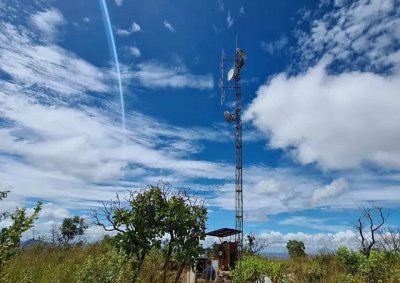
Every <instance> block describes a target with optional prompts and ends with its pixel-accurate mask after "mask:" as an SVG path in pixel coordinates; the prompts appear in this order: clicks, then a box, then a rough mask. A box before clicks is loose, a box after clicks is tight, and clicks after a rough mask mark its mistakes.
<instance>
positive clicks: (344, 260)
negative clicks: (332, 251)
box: [336, 247, 366, 275]
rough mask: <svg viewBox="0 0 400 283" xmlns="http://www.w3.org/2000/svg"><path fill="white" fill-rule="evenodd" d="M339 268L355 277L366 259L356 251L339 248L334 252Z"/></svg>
mask: <svg viewBox="0 0 400 283" xmlns="http://www.w3.org/2000/svg"><path fill="white" fill-rule="evenodd" d="M336 256H337V260H338V262H339V265H340V267H341V268H342V269H343V270H344V271H345V272H346V273H347V274H351V275H355V274H356V273H357V272H359V270H360V267H361V265H362V264H363V263H364V262H365V261H366V257H365V256H364V255H363V254H362V253H361V252H358V251H353V250H349V249H347V248H346V247H340V248H339V249H338V250H337V252H336Z"/></svg>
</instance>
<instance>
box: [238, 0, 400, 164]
mask: <svg viewBox="0 0 400 283" xmlns="http://www.w3.org/2000/svg"><path fill="white" fill-rule="evenodd" d="M393 5H394V4H393V1H383V2H382V3H381V1H357V2H354V3H353V4H351V5H350V6H347V7H346V8H343V9H340V10H334V11H333V12H330V13H329V14H327V15H324V16H323V17H322V18H321V19H319V20H315V21H314V22H313V25H312V30H311V32H310V34H302V35H301V36H300V41H299V50H300V53H301V58H302V59H301V60H302V65H301V66H302V67H303V68H304V69H305V71H304V72H301V73H298V74H295V75H290V76H289V75H287V74H285V73H282V74H278V75H275V76H274V77H272V78H270V79H269V81H268V82H267V83H266V84H265V85H263V86H261V87H260V88H259V89H258V91H257V97H256V98H255V99H254V100H253V101H252V103H251V104H250V106H249V107H248V109H247V111H246V113H245V116H244V118H245V120H247V121H251V122H252V123H253V124H254V125H255V126H256V127H257V128H258V129H259V130H261V131H262V132H263V133H264V134H265V136H266V137H267V138H268V140H269V145H270V146H271V147H272V148H282V149H287V150H288V151H290V152H291V154H292V156H295V158H296V159H297V160H298V161H299V162H301V163H302V164H310V163H317V164H319V165H320V166H321V167H323V168H325V169H349V168H358V167H362V166H363V165H364V164H365V163H373V164H375V165H378V166H381V167H385V168H390V169H399V168H400V162H399V160H400V146H399V144H398V143H397V142H396V141H397V140H399V138H400V135H399V134H398V131H397V129H398V128H399V126H400V122H399V121H400V116H399V115H400V114H399V111H398V109H400V102H399V101H400V100H399V99H398V89H400V71H399V68H400V65H399V62H400V61H399V59H400V56H399V54H400V51H399V48H398V46H397V47H396V45H395V43H394V42H395V41H396V40H400V33H399V32H398V30H397V29H395V26H398V24H399V23H400V22H399V19H400V17H399V15H400V11H398V10H394V9H393ZM332 23H333V24H332Z"/></svg>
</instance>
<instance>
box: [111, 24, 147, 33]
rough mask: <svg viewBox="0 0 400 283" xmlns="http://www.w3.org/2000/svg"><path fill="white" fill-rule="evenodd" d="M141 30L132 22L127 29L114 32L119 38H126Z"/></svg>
mask: <svg viewBox="0 0 400 283" xmlns="http://www.w3.org/2000/svg"><path fill="white" fill-rule="evenodd" d="M141 30H142V28H141V27H140V26H139V24H137V23H136V22H133V23H132V25H131V27H130V28H129V29H120V28H117V30H116V31H115V32H116V34H117V35H119V36H128V35H130V34H132V33H135V32H139V31H141Z"/></svg>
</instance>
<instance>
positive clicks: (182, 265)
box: [175, 263, 185, 283]
mask: <svg viewBox="0 0 400 283" xmlns="http://www.w3.org/2000/svg"><path fill="white" fill-rule="evenodd" d="M184 268H185V264H184V263H182V264H181V265H180V267H179V269H178V271H177V273H176V277H175V283H178V282H179V278H180V277H181V275H182V271H183V269H184Z"/></svg>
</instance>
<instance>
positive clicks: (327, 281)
mask: <svg viewBox="0 0 400 283" xmlns="http://www.w3.org/2000/svg"><path fill="white" fill-rule="evenodd" d="M113 241H114V238H108V239H106V240H104V241H101V242H98V243H95V244H91V245H87V246H83V247H77V246H40V245H39V246H34V247H30V248H28V249H24V250H22V251H21V252H19V253H18V254H17V255H16V256H15V257H14V258H12V259H11V260H10V261H9V262H8V263H7V264H6V266H5V268H4V272H3V274H2V276H0V282H2V283H3V282H43V283H47V282H48V283H50V282H51V283H52V282H118V283H125V282H132V274H131V269H130V268H131V264H132V260H131V259H130V260H128V259H127V257H126V256H125V255H124V254H123V253H120V252H118V251H117V250H116V249H115V248H114V247H113V245H112V243H113ZM164 255H165V254H164V253H163V251H162V250H160V249H158V248H153V249H151V250H150V251H149V253H148V254H147V255H146V257H145V259H144V261H143V265H142V268H141V269H140V271H139V273H138V276H137V279H136V281H135V282H138V283H158V282H162V281H163V265H164V262H165V258H164ZM354 258H359V259H360V262H358V263H357V261H355V260H354ZM344 262H346V264H347V263H349V264H351V265H352V266H353V267H354V266H355V268H353V273H351V272H350V271H351V269H346V266H345V264H344ZM354 262H356V263H354ZM175 271H176V266H174V267H171V268H170V269H169V270H168V272H167V277H166V282H168V283H172V282H175V278H176V276H175V273H174V272H175ZM232 272H233V274H234V275H235V276H236V277H235V278H234V279H235V280H236V281H235V282H246V280H253V279H254V278H260V276H261V277H263V276H264V275H267V276H268V277H269V278H271V280H272V282H274V283H277V282H279V283H283V282H285V283H289V282H293V283H294V282H296V283H297V282H299V283H307V282H308V283H311V282H313V283H316V282H324V283H337V282H341V283H365V282H385V283H395V282H400V255H399V254H396V253H385V252H381V251H372V252H371V255H370V257H369V259H367V258H366V257H365V256H364V255H363V254H362V253H361V252H356V251H351V250H348V249H345V248H341V249H339V250H338V251H337V252H336V253H326V252H325V253H323V254H320V255H316V256H307V257H302V258H295V259H287V260H282V259H281V260H277V259H266V258H263V257H260V256H253V255H248V256H244V257H243V259H242V260H240V261H239V262H238V263H237V265H236V268H235V269H234V270H233V271H232ZM247 282H253V281H247Z"/></svg>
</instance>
